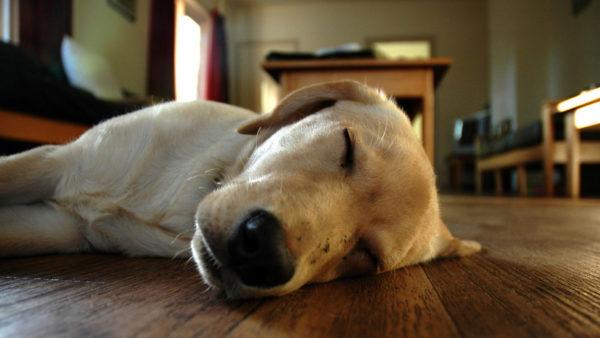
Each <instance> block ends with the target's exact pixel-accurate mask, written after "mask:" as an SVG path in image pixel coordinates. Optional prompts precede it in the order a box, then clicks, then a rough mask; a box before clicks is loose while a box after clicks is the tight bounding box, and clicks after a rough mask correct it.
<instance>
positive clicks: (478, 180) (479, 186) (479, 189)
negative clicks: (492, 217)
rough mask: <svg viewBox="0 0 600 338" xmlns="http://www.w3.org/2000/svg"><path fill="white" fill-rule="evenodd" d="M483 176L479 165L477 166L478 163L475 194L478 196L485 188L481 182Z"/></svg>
mask: <svg viewBox="0 0 600 338" xmlns="http://www.w3.org/2000/svg"><path fill="white" fill-rule="evenodd" d="M481 175H483V173H482V172H481V170H480V169H479V165H477V162H475V193H476V194H477V195H481V194H482V193H483V187H482V183H481V180H482V177H481Z"/></svg>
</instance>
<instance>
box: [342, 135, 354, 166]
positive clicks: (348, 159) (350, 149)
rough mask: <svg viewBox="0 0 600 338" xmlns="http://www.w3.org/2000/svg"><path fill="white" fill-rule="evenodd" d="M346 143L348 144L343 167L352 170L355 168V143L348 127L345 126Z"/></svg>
mask: <svg viewBox="0 0 600 338" xmlns="http://www.w3.org/2000/svg"><path fill="white" fill-rule="evenodd" d="M344 143H345V145H346V151H345V152H344V156H343V157H342V164H341V166H342V168H344V169H345V170H346V171H348V172H350V171H352V169H353V168H354V143H353V142H352V137H351V135H350V132H349V131H348V128H344Z"/></svg>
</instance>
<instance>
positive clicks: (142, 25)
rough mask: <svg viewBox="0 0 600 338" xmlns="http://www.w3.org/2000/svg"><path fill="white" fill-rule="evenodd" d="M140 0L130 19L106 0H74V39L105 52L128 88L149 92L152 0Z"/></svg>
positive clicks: (139, 92) (138, 91)
mask: <svg viewBox="0 0 600 338" xmlns="http://www.w3.org/2000/svg"><path fill="white" fill-rule="evenodd" d="M136 3H137V8H136V19H135V21H134V22H129V21H128V20H127V19H125V18H124V17H123V16H121V15H120V14H119V13H118V12H116V11H115V10H114V9H113V8H112V7H110V6H109V5H108V3H107V2H106V1H105V0H74V1H73V39H75V40H76V41H77V42H78V43H80V44H81V45H83V46H84V47H86V48H88V49H90V50H93V51H95V52H96V53H98V54H101V55H103V56H104V57H105V58H106V59H107V60H108V62H109V64H110V65H111V67H112V68H113V71H114V72H115V75H116V76H117V79H118V80H119V81H120V84H121V85H122V86H123V87H124V88H125V89H127V90H130V91H133V92H135V93H138V94H145V93H146V64H147V53H148V29H149V16H150V0H138V1H136Z"/></svg>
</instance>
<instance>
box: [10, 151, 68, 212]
mask: <svg viewBox="0 0 600 338" xmlns="http://www.w3.org/2000/svg"><path fill="white" fill-rule="evenodd" d="M60 150H61V146H52V145H48V146H42V147H38V148H35V149H32V150H29V151H26V152H23V153H20V154H16V155H11V156H0V205H11V204H25V203H33V202H40V201H42V200H45V199H48V198H50V197H52V195H53V194H54V190H55V188H56V185H57V184H58V181H59V180H60V177H61V174H62V171H63V170H62V166H61V163H62V162H61V160H60V157H59V156H58V152H60Z"/></svg>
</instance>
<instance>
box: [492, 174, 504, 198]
mask: <svg viewBox="0 0 600 338" xmlns="http://www.w3.org/2000/svg"><path fill="white" fill-rule="evenodd" d="M494 185H495V187H496V195H502V190H503V189H502V170H500V169H496V170H494Z"/></svg>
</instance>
